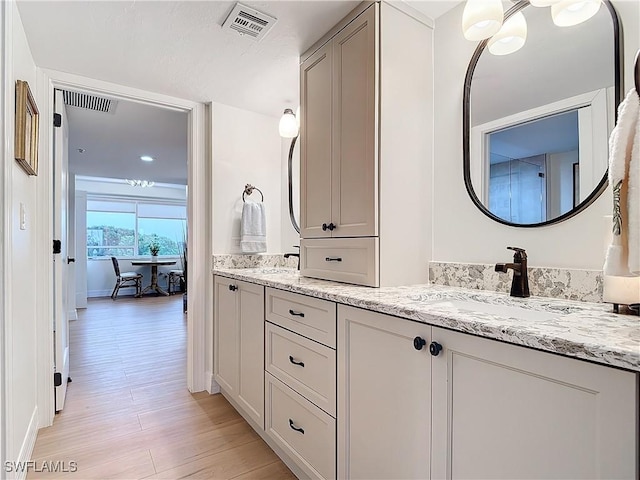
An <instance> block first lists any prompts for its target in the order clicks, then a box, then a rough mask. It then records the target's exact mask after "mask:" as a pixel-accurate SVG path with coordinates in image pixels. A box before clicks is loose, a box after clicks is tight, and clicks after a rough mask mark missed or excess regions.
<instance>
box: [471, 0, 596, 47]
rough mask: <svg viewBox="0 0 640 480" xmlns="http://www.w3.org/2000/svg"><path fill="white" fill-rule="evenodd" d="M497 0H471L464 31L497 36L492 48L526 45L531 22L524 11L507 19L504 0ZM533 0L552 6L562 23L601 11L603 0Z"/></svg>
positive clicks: (536, 4) (477, 37)
mask: <svg viewBox="0 0 640 480" xmlns="http://www.w3.org/2000/svg"><path fill="white" fill-rule="evenodd" d="M511 1H512V2H514V3H518V2H521V1H524V0H511ZM495 3H496V2H494V0H467V3H466V5H465V6H464V11H463V12H462V31H463V33H464V37H465V38H466V39H467V40H472V41H479V40H484V39H485V38H489V37H493V38H491V39H490V40H489V42H488V50H489V52H490V53H492V54H493V55H508V54H510V53H513V52H515V51H517V50H520V49H521V48H522V47H523V46H524V43H525V41H526V39H527V22H526V20H525V18H524V15H523V14H522V12H517V13H516V14H514V15H511V16H510V17H509V18H508V19H507V20H504V23H503V9H502V3H501V2H500V1H499V0H497V5H495ZM529 3H530V4H531V6H533V7H551V17H552V19H553V23H554V24H555V25H557V26H558V27H571V26H573V25H578V24H579V23H582V22H585V21H587V20H589V19H590V18H591V17H593V16H594V15H595V14H596V13H598V10H600V6H601V5H602V0H529ZM507 13H509V12H507Z"/></svg>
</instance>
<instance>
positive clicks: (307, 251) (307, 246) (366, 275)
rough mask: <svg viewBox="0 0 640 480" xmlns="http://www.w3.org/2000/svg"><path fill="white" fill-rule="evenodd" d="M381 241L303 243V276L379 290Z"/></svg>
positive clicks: (360, 239)
mask: <svg viewBox="0 0 640 480" xmlns="http://www.w3.org/2000/svg"><path fill="white" fill-rule="evenodd" d="M378 250H379V248H378V238H377V237H367V238H315V239H302V240H300V256H301V257H300V273H301V274H302V275H304V276H307V277H315V278H322V279H325V280H335V281H338V282H345V283H353V284H356V285H366V286H369V287H378V286H379V285H380V281H379V274H378V270H379V266H378V265H379V262H378V259H379V256H378V255H379V254H378Z"/></svg>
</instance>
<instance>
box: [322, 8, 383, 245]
mask: <svg viewBox="0 0 640 480" xmlns="http://www.w3.org/2000/svg"><path fill="white" fill-rule="evenodd" d="M377 12H378V6H377V5H372V6H371V7H369V8H368V9H367V10H366V11H365V12H364V13H362V15H360V16H359V17H358V18H356V19H355V20H354V21H353V22H351V23H350V24H349V25H347V26H346V27H345V28H344V29H343V30H342V31H341V32H340V33H338V34H337V35H336V36H335V37H334V38H333V40H332V44H333V85H334V88H333V117H332V118H333V130H332V156H331V157H332V164H331V190H332V193H331V201H332V207H331V218H332V222H333V223H334V224H335V225H336V229H335V230H334V231H333V232H332V236H333V237H372V236H376V235H377V234H378V222H377V218H378V211H377V198H378V177H377V165H378V88H377V85H378V77H379V75H378V64H377V58H378V55H377V45H378V42H377V41H376V36H377V29H376V15H377Z"/></svg>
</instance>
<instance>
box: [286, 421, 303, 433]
mask: <svg viewBox="0 0 640 480" xmlns="http://www.w3.org/2000/svg"><path fill="white" fill-rule="evenodd" d="M289 426H290V427H291V429H292V430H295V431H296V432H300V433H301V434H303V435H304V428H300V427H296V426H295V425H294V424H293V420H291V419H289Z"/></svg>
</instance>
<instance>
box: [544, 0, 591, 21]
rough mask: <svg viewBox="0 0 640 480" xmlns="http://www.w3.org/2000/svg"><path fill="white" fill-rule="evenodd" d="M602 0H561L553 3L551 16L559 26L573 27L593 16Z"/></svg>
mask: <svg viewBox="0 0 640 480" xmlns="http://www.w3.org/2000/svg"><path fill="white" fill-rule="evenodd" d="M601 5H602V0H560V1H559V2H557V3H554V4H553V5H551V18H553V23H555V24H556V25H557V26H559V27H571V26H573V25H578V24H579V23H582V22H585V21H587V20H589V19H590V18H591V17H593V16H594V15H595V14H596V13H598V10H600V6H601Z"/></svg>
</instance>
